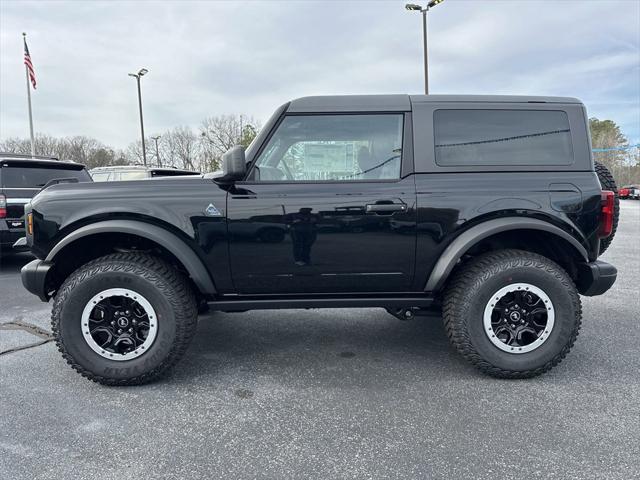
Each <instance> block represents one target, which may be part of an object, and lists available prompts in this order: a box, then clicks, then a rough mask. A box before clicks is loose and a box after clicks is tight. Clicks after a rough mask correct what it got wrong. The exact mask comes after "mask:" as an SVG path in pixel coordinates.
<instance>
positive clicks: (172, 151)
mask: <svg viewBox="0 0 640 480" xmlns="http://www.w3.org/2000/svg"><path fill="white" fill-rule="evenodd" d="M162 145H163V159H164V162H165V163H166V164H170V165H174V166H176V164H177V166H180V167H181V168H185V169H188V170H196V169H198V168H199V167H200V162H199V157H200V144H199V142H198V137H197V135H196V134H195V133H194V132H193V130H191V129H190V128H189V127H177V128H174V129H173V130H169V131H168V132H165V133H164V134H163V135H162Z"/></svg>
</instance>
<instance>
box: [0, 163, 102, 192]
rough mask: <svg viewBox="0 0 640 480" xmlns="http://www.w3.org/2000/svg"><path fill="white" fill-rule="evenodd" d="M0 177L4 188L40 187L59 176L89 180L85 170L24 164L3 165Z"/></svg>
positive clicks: (82, 180) (81, 180) (83, 180)
mask: <svg viewBox="0 0 640 480" xmlns="http://www.w3.org/2000/svg"><path fill="white" fill-rule="evenodd" d="M1 178H2V186H3V187H5V188H41V187H43V186H45V185H46V184H47V182H49V181H50V180H53V179H61V178H77V179H78V181H80V182H90V181H91V177H90V176H89V173H88V172H87V171H86V170H70V169H66V168H38V167H24V166H16V167H12V166H6V167H3V168H2V177H1Z"/></svg>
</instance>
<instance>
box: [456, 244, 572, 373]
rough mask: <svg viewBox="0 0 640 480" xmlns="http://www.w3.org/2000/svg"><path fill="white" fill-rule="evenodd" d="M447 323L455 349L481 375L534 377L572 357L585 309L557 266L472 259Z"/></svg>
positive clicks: (515, 254) (493, 256)
mask: <svg viewBox="0 0 640 480" xmlns="http://www.w3.org/2000/svg"><path fill="white" fill-rule="evenodd" d="M443 318H444V323H445V328H446V331H447V334H448V336H449V339H450V341H451V343H452V344H453V346H454V347H455V348H456V349H457V350H458V351H459V352H460V353H461V354H462V355H463V356H464V357H465V358H466V359H467V360H469V361H470V362H471V363H472V364H474V365H475V366H476V367H477V368H479V369H480V370H481V371H482V372H484V373H487V374H489V375H492V376H495V377H501V378H528V377H534V376H536V375H540V374H542V373H544V372H546V371H548V370H550V369H551V368H552V367H554V366H555V365H557V364H558V363H560V362H561V361H562V359H563V358H564V357H565V356H566V355H567V353H568V352H569V350H570V349H571V347H572V346H573V344H574V342H575V340H576V337H577V336H578V331H579V329H580V323H581V304H580V297H579V295H578V292H577V290H576V287H575V285H574V283H573V281H572V280H571V278H570V277H569V275H568V274H567V272H565V271H564V270H563V269H562V268H561V267H560V266H559V265H557V264H556V263H555V262H553V261H551V260H549V259H548V258H546V257H543V256H541V255H537V254H535V253H531V252H526V251H519V250H503V251H500V252H493V253H488V254H485V255H482V256H480V257H478V258H476V259H473V260H471V261H470V262H469V263H468V264H467V265H464V266H463V267H462V268H461V269H460V270H459V271H458V272H457V273H456V274H455V276H454V278H453V279H452V281H451V283H450V285H449V287H448V288H447V290H446V292H445V296H444V303H443Z"/></svg>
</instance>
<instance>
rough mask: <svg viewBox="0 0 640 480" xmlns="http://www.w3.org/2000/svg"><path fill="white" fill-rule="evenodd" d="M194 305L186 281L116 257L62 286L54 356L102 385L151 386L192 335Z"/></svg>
mask: <svg viewBox="0 0 640 480" xmlns="http://www.w3.org/2000/svg"><path fill="white" fill-rule="evenodd" d="M196 317H197V303H196V299H195V296H194V294H193V291H192V290H191V288H190V286H189V284H188V282H187V280H186V279H185V278H184V277H183V276H182V275H181V274H180V273H179V272H178V271H177V270H176V269H175V268H173V267H172V266H170V265H169V264H167V263H166V262H164V261H163V260H161V259H159V258H156V257H152V256H149V255H143V254H134V253H116V254H112V255H107V256H105V257H101V258H98V259H96V260H93V261H92V262H89V263H87V264H86V265H84V266H82V267H81V268H79V269H78V270H76V271H75V272H74V273H72V274H71V275H70V276H69V278H67V280H66V281H65V282H64V283H63V285H62V287H60V290H59V291H58V293H57V294H56V297H55V301H54V304H53V310H52V314H51V325H52V330H53V333H54V336H55V339H56V343H57V344H58V349H59V350H60V351H61V352H62V355H63V356H64V358H65V359H66V360H67V362H68V363H69V364H70V365H71V366H72V367H73V368H74V369H75V370H77V371H78V372H79V373H80V374H82V375H83V376H85V377H87V378H89V379H90V380H93V381H95V382H99V383H103V384H106V385H137V384H142V383H147V382H149V381H152V380H155V379H156V378H158V377H159V376H161V375H162V374H163V373H164V372H165V371H167V370H168V369H169V368H170V367H171V366H172V365H174V364H175V363H176V362H177V361H178V360H179V359H180V357H181V356H182V355H183V353H184V352H185V350H186V348H187V345H188V344H189V341H190V340H191V338H192V336H193V334H194V333H195V328H196V321H197V318H196Z"/></svg>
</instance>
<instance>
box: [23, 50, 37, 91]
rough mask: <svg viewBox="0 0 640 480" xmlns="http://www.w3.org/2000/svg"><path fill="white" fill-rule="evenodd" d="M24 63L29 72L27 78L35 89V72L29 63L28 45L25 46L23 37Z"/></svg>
mask: <svg viewBox="0 0 640 480" xmlns="http://www.w3.org/2000/svg"><path fill="white" fill-rule="evenodd" d="M24 64H25V65H26V66H27V71H28V72H29V80H31V85H33V89H34V90H35V89H36V72H35V71H34V70H33V63H31V55H29V47H27V39H26V38H25V39H24Z"/></svg>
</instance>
